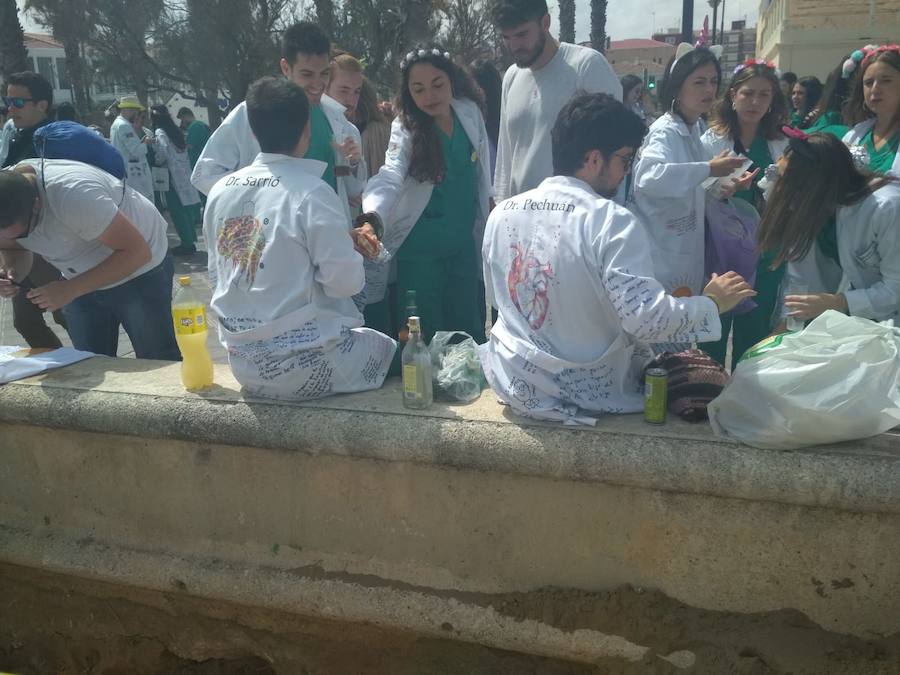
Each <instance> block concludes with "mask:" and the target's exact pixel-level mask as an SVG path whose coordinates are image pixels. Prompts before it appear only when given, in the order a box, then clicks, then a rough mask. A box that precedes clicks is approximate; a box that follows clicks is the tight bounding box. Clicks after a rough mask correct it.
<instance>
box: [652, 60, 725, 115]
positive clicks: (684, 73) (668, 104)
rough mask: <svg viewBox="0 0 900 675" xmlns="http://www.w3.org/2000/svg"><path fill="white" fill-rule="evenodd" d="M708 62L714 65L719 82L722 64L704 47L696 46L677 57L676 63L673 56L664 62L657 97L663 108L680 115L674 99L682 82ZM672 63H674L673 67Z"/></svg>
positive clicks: (682, 84)
mask: <svg viewBox="0 0 900 675" xmlns="http://www.w3.org/2000/svg"><path fill="white" fill-rule="evenodd" d="M708 63H711V64H713V65H714V66H715V67H716V76H717V77H718V80H719V83H720V84H721V82H722V66H721V65H720V64H719V59H717V58H716V55H715V54H713V53H712V52H711V51H709V50H708V49H707V48H706V47H697V48H696V49H694V50H693V51H691V52H688V53H687V54H685V55H684V56H682V57H681V58H680V59H678V62H677V63H676V62H675V57H674V56H673V57H672V58H671V59H669V63H668V64H666V74H665V75H664V76H663V81H662V92H661V94H660V97H659V102H660V103H661V104H662V107H663V110H667V111H670V112H672V113H673V114H676V113H677V114H678V116H679V117H681V111H679V110H678V105H677V104H676V103H675V100H676V99H677V98H678V92H680V91H681V88H682V87H683V86H684V83H685V82H687V79H688V78H689V77H690V76H691V75H693V74H694V71H695V70H697V69H698V68H702V67H703V66H705V65H706V64H708ZM672 64H675V67H674V68H673V67H672Z"/></svg>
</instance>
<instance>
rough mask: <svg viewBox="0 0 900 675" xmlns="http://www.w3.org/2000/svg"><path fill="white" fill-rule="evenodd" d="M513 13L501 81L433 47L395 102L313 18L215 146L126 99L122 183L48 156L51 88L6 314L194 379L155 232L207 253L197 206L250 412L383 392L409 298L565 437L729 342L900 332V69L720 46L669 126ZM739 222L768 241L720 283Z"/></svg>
mask: <svg viewBox="0 0 900 675" xmlns="http://www.w3.org/2000/svg"><path fill="white" fill-rule="evenodd" d="M491 12H492V13H491V17H492V20H493V22H494V24H495V26H496V28H497V30H498V32H499V34H500V35H501V36H502V39H503V43H504V45H505V47H506V48H507V50H508V53H509V55H510V56H511V57H512V59H513V64H512V65H511V66H510V67H509V68H508V69H507V70H506V72H505V74H503V75H502V76H501V75H500V73H499V72H498V71H497V70H496V68H495V66H494V65H493V64H492V63H490V62H486V61H483V62H478V63H475V64H461V63H459V62H458V60H457V59H456V58H455V56H454V55H453V54H450V53H448V52H447V51H445V50H444V49H442V48H441V47H439V46H435V45H430V44H429V45H421V46H418V47H416V48H414V49H412V50H411V51H410V52H408V53H407V54H405V55H403V57H402V59H401V61H400V64H399V73H398V84H397V89H396V91H395V95H394V99H393V102H392V103H391V104H384V103H379V101H378V97H377V94H376V90H375V88H374V86H373V85H372V83H371V82H369V81H368V79H367V78H366V77H365V74H364V68H363V65H362V63H361V62H360V60H358V59H357V58H356V57H355V56H354V55H352V54H350V53H348V52H345V51H341V50H337V49H335V47H334V45H332V43H331V40H330V39H329V37H328V36H327V35H326V34H325V33H324V32H323V30H322V29H321V27H320V26H318V25H317V24H315V23H314V22H308V21H304V22H300V23H297V24H295V25H293V26H291V27H290V28H288V29H287V30H286V31H285V33H284V35H283V37H282V51H281V58H280V61H279V63H278V68H279V69H280V71H281V75H282V76H281V77H266V78H263V79H261V80H258V81H257V82H255V83H253V84H252V85H251V87H250V89H249V91H248V92H247V96H246V100H245V101H244V102H242V103H241V104H239V105H238V106H237V107H236V108H234V109H233V110H232V111H231V112H230V113H229V115H228V116H227V117H226V118H225V120H224V121H223V122H222V124H221V125H220V126H219V127H218V128H217V129H216V130H215V131H214V132H213V133H212V134H210V130H209V129H208V127H205V125H203V124H202V123H201V122H198V121H197V120H195V119H194V117H193V115H192V114H191V111H190V110H188V109H182V110H181V111H180V112H179V113H178V115H177V118H178V123H176V121H175V120H174V119H173V118H172V117H171V115H170V114H169V111H168V110H167V109H166V108H165V107H164V106H153V107H152V108H151V110H150V111H149V112H150V117H149V121H150V124H151V125H152V127H153V131H151V130H149V129H145V128H144V127H143V123H144V119H145V117H144V116H145V113H146V110H145V109H144V106H143V105H142V104H141V103H140V101H138V100H137V99H136V98H131V97H125V98H122V99H120V100H119V102H118V117H117V118H116V120H115V122H114V123H113V125H112V129H111V132H110V141H111V143H112V144H113V145H114V146H115V147H116V148H117V149H118V150H119V152H120V153H121V155H122V157H123V158H124V160H125V165H126V174H127V175H126V178H125V180H124V185H123V183H122V181H119V180H117V179H115V178H114V177H112V176H110V175H109V174H108V173H105V172H104V171H103V170H102V169H99V168H97V167H94V166H89V165H87V164H83V163H82V164H79V163H76V162H72V161H70V160H66V159H45V158H39V159H34V152H33V147H32V143H31V136H30V135H29V134H32V135H33V132H34V130H35V129H37V128H38V127H40V126H41V125H43V124H46V123H48V122H49V120H50V108H51V105H52V91H47V90H45V89H42V83H41V82H40V81H39V80H38V79H35V78H40V76H36V75H34V74H24V75H23V76H13V77H11V78H8V80H7V97H6V98H5V102H6V104H7V106H8V107H9V110H10V113H11V115H12V122H13V125H14V134H12V135H10V134H7V133H4V135H3V138H4V140H0V143H2V144H3V145H0V156H2V157H3V158H4V159H3V161H2V164H3V166H4V167H9V168H10V169H11V170H9V171H3V172H0V253H2V257H3V270H2V273H3V274H2V278H0V295H3V296H6V297H11V298H13V302H14V306H15V307H18V308H20V309H18V310H16V311H17V312H21V313H22V316H23V317H24V316H25V314H24V313H25V312H26V311H30V312H31V316H32V318H31V319H29V320H30V321H32V322H34V323H38V322H39V323H40V324H41V325H43V327H44V328H45V329H46V330H47V331H48V332H49V333H51V334H52V331H50V330H49V328H47V327H46V325H45V324H43V321H44V319H43V313H44V312H45V311H52V312H58V311H59V310H62V313H61V315H58V316H57V321H59V322H61V323H63V325H66V326H67V327H68V330H69V332H70V335H71V336H72V340H73V344H75V346H76V347H79V348H82V349H87V350H89V351H94V352H97V353H104V354H112V355H114V354H115V341H114V338H111V336H112V334H113V333H114V332H115V331H117V329H118V326H119V325H120V324H121V325H122V326H124V327H125V329H126V332H128V334H129V336H130V337H132V341H133V342H135V337H134V336H133V333H134V334H135V335H136V334H138V333H140V334H142V335H143V336H144V337H143V339H142V340H141V341H140V347H139V346H138V342H135V351H136V354H137V355H138V356H139V357H147V358H165V359H168V358H177V350H176V349H175V345H174V338H173V334H172V325H171V319H170V317H169V316H168V314H167V311H168V304H169V301H170V297H171V281H172V262H171V257H170V255H169V252H168V251H167V245H166V236H165V229H166V222H165V220H164V219H163V218H162V217H161V216H160V209H159V207H160V206H161V207H163V208H164V209H166V210H168V212H169V213H170V215H171V219H172V222H173V224H174V226H175V228H176V231H177V233H178V235H179V237H180V239H181V245H180V246H179V247H177V248H176V249H174V250H173V251H172V253H173V254H175V255H182V254H192V253H194V252H195V251H196V246H195V241H196V225H197V223H198V221H199V220H200V217H201V209H202V214H203V215H202V222H203V225H202V226H203V230H204V235H205V238H206V241H207V242H208V264H209V274H210V280H211V285H212V288H213V295H212V300H211V309H212V311H213V313H214V315H215V316H216V318H217V319H218V323H219V338H220V341H221V342H222V343H223V345H224V346H225V347H226V348H227V350H228V357H229V362H230V365H231V368H232V370H233V372H234V374H235V377H236V378H237V379H238V381H239V382H240V383H241V384H242V385H243V386H244V388H245V389H246V390H247V391H248V392H249V393H252V394H254V395H261V396H267V397H273V398H282V399H292V400H302V399H309V398H315V397H319V396H324V395H328V394H332V393H338V392H350V391H362V390H366V389H373V388H378V387H380V386H381V385H382V383H383V381H384V379H385V378H386V377H387V376H388V374H389V373H392V372H395V371H396V369H397V366H398V359H397V354H396V344H397V340H398V339H401V338H402V336H403V334H404V331H403V329H404V326H405V323H406V320H407V318H408V317H407V310H406V303H407V299H408V298H409V297H410V292H414V293H415V297H416V306H417V308H418V310H417V314H418V316H419V317H420V319H421V324H422V326H423V328H424V333H425V335H426V337H430V336H431V335H433V334H434V333H435V332H436V331H465V332H467V333H468V334H469V335H471V336H472V337H473V338H475V340H476V341H477V342H479V343H480V344H481V345H482V346H481V347H480V348H479V354H480V357H481V361H482V365H483V370H484V373H485V376H486V378H487V380H488V382H489V384H490V386H491V387H492V389H493V390H494V392H495V394H496V396H497V397H498V398H499V399H500V400H501V401H503V402H504V403H506V404H508V405H509V406H510V407H511V408H512V409H513V410H514V411H515V412H516V413H518V414H521V415H525V416H530V417H535V418H540V419H548V420H559V421H567V422H571V421H587V422H590V420H591V419H592V416H595V415H596V414H598V413H603V412H613V413H615V412H635V411H638V410H641V409H642V407H643V395H642V393H641V386H642V372H643V369H644V368H645V367H646V365H647V363H648V362H649V361H650V360H651V359H652V358H653V355H654V353H660V352H663V351H675V352H677V351H681V350H684V349H687V348H689V347H691V346H692V345H693V344H695V343H699V344H700V346H701V347H703V348H704V349H705V350H706V351H707V353H708V354H709V355H710V356H711V357H713V358H714V359H716V360H718V361H719V362H720V363H722V364H723V365H725V361H726V355H727V353H728V345H729V344H731V347H732V349H731V352H732V364H734V363H736V362H737V360H738V359H739V358H740V356H741V354H743V353H744V352H745V351H746V350H747V349H749V348H750V347H751V346H752V345H753V344H755V343H756V342H758V341H759V340H760V339H762V338H765V337H766V336H768V335H770V334H772V333H774V332H779V331H784V330H787V329H788V328H789V327H793V328H796V327H797V326H798V325H799V326H800V327H802V325H803V324H804V322H806V321H809V320H811V319H814V318H815V317H817V316H818V315H820V314H822V313H823V312H825V311H827V310H837V311H841V312H844V313H848V314H851V315H854V316H859V317H864V318H867V319H872V320H884V319H890V318H894V317H895V316H896V315H897V314H898V312H900V237H898V236H897V234H896V233H897V229H898V227H900V186H898V184H897V176H898V175H900V171H898V169H900V160H898V159H897V144H898V139H900V47H898V46H897V45H882V46H876V45H868V46H866V47H864V48H862V49H860V50H859V51H856V52H854V53H853V54H850V55H847V57H846V58H845V59H842V60H841V62H840V63H839V64H836V66H835V69H834V71H833V72H832V73H831V75H830V76H829V78H828V80H827V82H826V84H825V86H824V87H823V85H822V84H821V83H820V82H819V81H818V80H817V79H816V78H810V77H804V78H800V79H797V78H796V77H793V76H792V75H791V74H790V73H784V74H781V73H779V72H778V70H777V69H776V68H775V66H774V65H773V64H771V63H768V62H766V61H764V60H760V59H751V60H748V61H747V62H745V63H742V64H740V65H739V66H738V67H737V68H736V69H735V70H734V72H733V73H729V74H728V81H727V82H725V77H724V76H723V73H722V70H721V65H720V61H719V56H720V53H719V51H718V48H716V47H709V46H705V45H702V44H698V45H688V44H682V45H680V46H679V47H678V49H677V51H676V54H675V55H674V57H673V58H672V60H671V62H670V64H669V65H668V66H667V68H666V71H665V75H664V77H663V80H662V83H661V88H660V92H659V94H660V103H661V108H662V111H663V114H662V115H661V116H659V117H658V118H657V119H656V120H655V121H652V123H651V117H650V115H649V114H648V113H647V111H646V110H645V108H644V107H643V105H642V97H641V91H642V83H641V81H640V80H639V79H637V78H628V77H626V78H624V79H623V80H622V81H620V80H619V78H618V77H616V75H615V73H614V72H613V70H612V68H611V67H610V65H609V64H608V62H607V61H606V59H605V58H604V57H603V55H602V54H601V53H599V52H597V51H595V50H593V49H590V48H587V47H582V46H577V45H571V44H566V43H560V42H559V41H557V40H556V39H555V38H554V37H553V36H552V34H551V32H550V17H549V14H548V11H547V5H546V2H545V0H495V1H494V2H493V4H492V9H491ZM273 65H274V64H273ZM41 79H42V78H41ZM723 83H724V86H722V85H723ZM6 128H8V125H7V127H5V128H4V129H6ZM154 167H166V169H167V181H163V184H164V189H160V187H159V185H160V183H159V182H157V183H156V184H154V171H153V168H154ZM155 186H156V188H157V189H156V190H154V187H155ZM154 193H156V194H154ZM734 222H739V223H741V224H742V226H746V233H745V234H747V236H745V237H744V241H743V242H741V243H742V244H743V249H742V250H741V252H740V256H735V257H728V256H725V258H724V259H723V257H722V255H721V251H720V250H719V249H718V248H716V246H717V245H718V244H717V242H716V241H715V238H716V236H717V234H716V233H717V232H718V231H720V230H722V229H723V228H726V229H727V227H728V226H729V224H733V223H734ZM748 233H749V234H748ZM748 240H749V245H748ZM714 249H715V250H716V251H718V254H717V255H718V257H716V255H711V254H712V253H713V250H714ZM138 315H139V316H138ZM35 317H36V318H35ZM24 321H25V319H21V320H20V318H19V314H17V315H16V326H17V328H18V329H19V330H20V332H22V334H23V336H25V337H26V339H27V340H29V343H31V340H30V339H29V337H28V335H26V333H25V332H24V330H25V329H24V326H25V324H24V323H23V322H24ZM20 325H21V326H22V328H20ZM114 329H115V330H114ZM29 330H32V329H29ZM42 346H43V345H42ZM47 346H53V345H47Z"/></svg>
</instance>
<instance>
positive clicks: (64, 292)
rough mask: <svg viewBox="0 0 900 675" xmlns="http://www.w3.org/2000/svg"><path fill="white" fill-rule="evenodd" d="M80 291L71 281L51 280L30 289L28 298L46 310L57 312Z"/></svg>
mask: <svg viewBox="0 0 900 675" xmlns="http://www.w3.org/2000/svg"><path fill="white" fill-rule="evenodd" d="M78 295H79V293H78V292H77V290H76V289H75V287H74V285H73V284H72V282H71V281H68V280H65V279H64V280H62V281H51V282H50V283H49V284H47V285H46V286H41V287H40V288H35V289H33V290H30V291H28V295H27V297H28V299H29V300H31V302H33V303H34V304H35V305H37V306H38V307H40V308H41V309H42V310H44V311H45V312H55V311H56V310H57V309H59V308H60V307H65V306H66V305H68V304H69V303H70V302H72V300H74V299H75V298H77V297H78Z"/></svg>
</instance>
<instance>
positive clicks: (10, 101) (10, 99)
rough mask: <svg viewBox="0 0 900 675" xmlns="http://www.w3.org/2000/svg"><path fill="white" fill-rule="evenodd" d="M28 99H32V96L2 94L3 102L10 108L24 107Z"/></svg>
mask: <svg viewBox="0 0 900 675" xmlns="http://www.w3.org/2000/svg"><path fill="white" fill-rule="evenodd" d="M28 101H34V99H33V98H25V97H24V96H4V97H3V102H4V103H5V104H6V105H7V106H9V107H10V108H24V107H25V104H26V103H27V102H28Z"/></svg>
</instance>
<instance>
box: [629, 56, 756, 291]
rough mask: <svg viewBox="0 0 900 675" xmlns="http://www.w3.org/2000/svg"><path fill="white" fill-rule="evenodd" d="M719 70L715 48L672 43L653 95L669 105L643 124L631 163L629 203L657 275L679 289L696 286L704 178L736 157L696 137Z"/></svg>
mask: <svg viewBox="0 0 900 675" xmlns="http://www.w3.org/2000/svg"><path fill="white" fill-rule="evenodd" d="M714 49H716V50H720V49H721V48H720V47H716V48H714ZM720 77H721V69H720V67H719V61H718V59H717V55H716V53H715V52H714V51H712V50H710V49H706V48H703V47H698V48H694V47H691V46H690V45H688V44H686V43H682V44H681V45H680V46H679V47H678V50H677V52H676V55H675V56H674V57H673V60H672V61H671V62H670V63H669V65H668V67H667V69H666V74H665V76H664V78H663V83H662V91H661V97H660V102H661V103H662V105H663V107H664V108H665V109H667V110H668V112H666V113H665V114H664V115H663V116H662V117H660V118H659V119H658V120H656V121H655V122H654V123H653V124H652V125H651V126H650V133H649V134H648V135H647V138H646V139H645V140H644V145H643V147H642V148H641V150H640V153H639V159H638V162H637V164H636V166H635V169H634V193H633V197H632V199H631V200H630V201H631V203H630V204H629V206H630V207H631V208H632V210H633V211H634V213H635V214H636V215H637V216H638V217H639V218H640V219H641V220H642V221H643V222H644V225H645V226H646V228H647V233H648V234H649V236H650V253H651V255H652V257H653V268H654V275H655V278H656V280H657V281H659V282H660V283H661V284H662V285H663V287H664V288H665V289H666V291H667V292H669V293H672V294H674V295H676V296H679V297H680V296H685V297H687V296H691V295H697V294H698V293H700V290H701V289H702V288H703V261H704V230H703V218H704V213H705V210H706V190H705V188H704V185H703V183H704V181H706V180H707V179H708V178H710V177H724V176H728V175H729V174H731V173H732V172H733V171H734V170H735V169H737V168H738V167H740V166H741V164H742V160H740V159H738V158H734V157H728V151H724V152H722V153H721V154H719V155H718V156H716V157H712V156H711V155H709V153H708V152H707V150H706V148H704V146H703V143H702V141H701V136H702V135H703V132H704V131H705V128H706V127H705V124H704V122H703V119H702V116H703V115H705V114H706V113H708V112H709V111H710V110H711V109H712V107H713V104H714V103H715V102H716V94H717V92H718V89H719V80H720Z"/></svg>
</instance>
